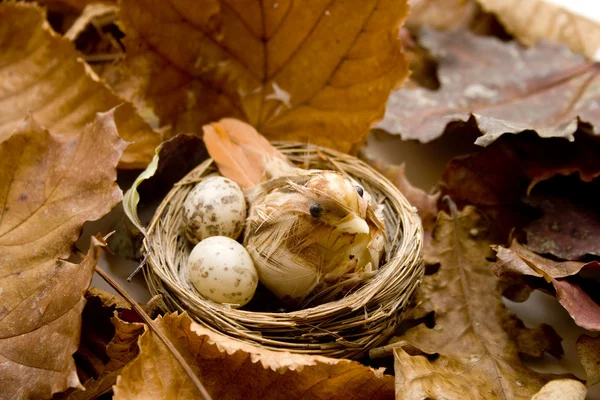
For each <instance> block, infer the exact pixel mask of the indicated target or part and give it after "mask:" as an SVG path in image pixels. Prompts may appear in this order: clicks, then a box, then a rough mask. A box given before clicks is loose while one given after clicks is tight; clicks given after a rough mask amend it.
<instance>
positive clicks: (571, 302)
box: [492, 241, 600, 331]
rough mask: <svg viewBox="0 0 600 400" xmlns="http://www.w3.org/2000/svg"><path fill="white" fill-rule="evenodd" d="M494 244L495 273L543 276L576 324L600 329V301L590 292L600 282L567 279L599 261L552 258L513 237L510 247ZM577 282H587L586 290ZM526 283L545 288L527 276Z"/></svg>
mask: <svg viewBox="0 0 600 400" xmlns="http://www.w3.org/2000/svg"><path fill="white" fill-rule="evenodd" d="M492 248H493V249H494V250H496V257H497V259H498V261H496V263H495V264H494V265H493V266H492V271H494V273H495V274H496V275H498V276H510V277H516V278H520V277H534V278H541V279H544V280H545V281H547V282H549V283H551V284H552V286H554V290H555V293H556V298H557V300H558V301H559V303H560V304H561V305H562V306H563V307H564V308H565V310H567V311H568V312H569V314H570V315H571V317H572V318H573V320H574V321H575V323H576V324H577V325H579V326H581V327H583V328H586V329H588V330H592V331H599V330H600V305H598V304H597V303H596V302H595V301H594V300H593V299H592V296H591V295H593V294H594V293H595V292H597V291H598V284H597V283H596V282H595V281H594V280H590V279H585V278H580V279H577V280H575V281H574V279H565V278H568V277H574V276H576V275H577V274H579V273H580V272H581V271H584V270H585V271H593V270H595V271H598V270H600V263H598V262H596V261H593V262H590V263H587V264H586V263H582V262H576V261H553V260H549V259H547V258H544V257H542V256H540V255H538V254H535V253H534V252H532V251H530V250H528V249H526V248H525V247H523V246H521V245H520V244H519V243H517V242H516V241H513V243H512V244H511V246H510V248H508V249H507V248H504V247H502V246H492ZM578 278H579V277H578ZM577 282H580V283H582V282H583V283H585V286H586V287H587V290H585V289H584V287H582V286H581V285H579V284H577ZM527 283H528V284H530V285H532V286H535V287H536V288H539V289H542V290H546V287H545V286H544V284H543V282H536V281H535V280H533V281H532V280H528V281H527ZM551 293H552V292H551ZM522 300H525V299H522Z"/></svg>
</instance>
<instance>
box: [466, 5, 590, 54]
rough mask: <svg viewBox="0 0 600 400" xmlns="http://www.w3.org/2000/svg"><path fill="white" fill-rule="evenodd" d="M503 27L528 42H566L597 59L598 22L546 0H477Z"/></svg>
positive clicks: (574, 49) (525, 42)
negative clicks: (495, 16)
mask: <svg viewBox="0 0 600 400" xmlns="http://www.w3.org/2000/svg"><path fill="white" fill-rule="evenodd" d="M477 1H479V3H480V4H481V5H482V6H483V8H484V9H485V10H487V11H489V12H492V13H495V14H496V15H497V16H498V18H499V19H500V21H501V22H502V24H503V25H504V26H505V27H506V29H507V30H508V31H509V32H510V33H512V34H513V35H514V36H516V38H517V39H519V40H520V41H521V42H522V43H524V44H526V45H528V46H531V45H534V44H535V43H536V42H537V41H538V40H540V39H546V40H552V41H555V42H560V43H565V44H566V45H568V46H569V47H570V48H571V49H572V50H573V51H577V52H580V53H583V54H585V55H586V56H587V57H588V58H591V59H595V60H599V59H600V54H599V50H600V24H599V23H598V22H596V21H594V20H591V19H589V18H587V17H585V16H582V15H579V14H576V13H573V12H570V11H568V10H566V9H564V8H563V7H560V6H559V5H557V4H554V3H553V2H552V1H548V0H477Z"/></svg>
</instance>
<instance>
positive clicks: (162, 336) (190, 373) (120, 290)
mask: <svg viewBox="0 0 600 400" xmlns="http://www.w3.org/2000/svg"><path fill="white" fill-rule="evenodd" d="M96 272H97V273H98V275H100V276H101V277H102V279H104V280H105V281H106V282H107V283H108V284H109V285H110V286H112V287H113V288H114V289H115V290H116V291H117V292H118V293H119V294H120V295H121V297H123V298H124V299H125V300H127V302H128V303H129V304H131V306H132V307H133V309H134V310H135V312H137V313H138V315H139V316H140V317H141V318H142V320H144V322H145V323H146V324H148V327H150V329H151V330H152V331H153V332H154V333H155V334H156V336H158V337H159V339H160V340H161V341H162V342H163V343H164V344H165V346H167V348H168V349H169V351H170V352H171V353H173V356H174V357H175V359H176V360H177V361H178V362H179V364H181V366H182V367H183V369H184V371H185V372H186V373H187V374H188V376H189V377H190V379H191V380H192V382H193V383H194V385H195V386H196V388H198V391H199V392H200V394H201V396H202V398H203V399H204V400H212V397H211V396H210V394H208V391H207V390H206V388H205V387H204V385H203V384H202V382H200V379H198V377H197V376H196V374H195V373H194V371H192V367H190V365H189V364H188V363H187V361H185V359H184V358H183V356H182V355H181V353H180V352H179V351H178V350H177V348H175V346H174V345H173V343H172V342H171V341H170V340H169V339H168V338H167V336H166V335H165V334H164V333H163V332H162V330H161V329H160V328H159V327H158V326H157V325H156V324H155V323H154V321H153V320H152V318H150V316H148V314H147V313H146V311H144V309H143V308H142V307H141V306H140V305H139V304H138V302H137V301H135V300H134V299H133V298H132V297H131V296H130V295H129V294H127V292H126V291H125V289H123V288H122V287H121V285H119V284H118V283H117V282H116V281H115V280H114V279H113V278H111V277H110V275H108V274H107V273H106V272H105V271H104V270H103V269H102V268H100V267H99V266H98V265H96Z"/></svg>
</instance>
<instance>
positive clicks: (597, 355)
mask: <svg viewBox="0 0 600 400" xmlns="http://www.w3.org/2000/svg"><path fill="white" fill-rule="evenodd" d="M577 354H579V359H580V360H581V364H583V368H584V369H585V373H586V375H587V378H588V380H587V382H586V385H587V387H591V386H594V385H596V384H597V383H599V382H600V336H597V337H595V338H594V337H591V336H588V335H581V336H580V337H579V339H577Z"/></svg>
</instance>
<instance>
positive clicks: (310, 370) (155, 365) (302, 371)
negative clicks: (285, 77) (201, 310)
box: [114, 314, 394, 400]
mask: <svg viewBox="0 0 600 400" xmlns="http://www.w3.org/2000/svg"><path fill="white" fill-rule="evenodd" d="M155 321H156V323H157V325H158V326H159V328H160V329H162V330H163V331H164V332H165V334H166V335H167V336H168V337H169V339H170V340H171V341H172V342H173V343H174V344H175V346H176V347H177V349H178V350H179V351H180V352H181V353H182V355H183V356H184V358H185V359H186V361H188V363H189V364H190V365H191V366H192V369H193V370H194V371H195V372H196V373H197V375H198V377H199V378H200V380H201V381H202V382H203V384H204V385H205V386H206V389H207V390H208V392H209V393H210V394H211V395H212V397H213V398H215V399H217V398H220V399H248V400H252V399H263V398H265V397H269V398H272V399H300V398H319V399H334V398H352V397H353V396H356V395H357V394H358V393H360V398H363V399H389V398H390V397H391V396H393V393H394V383H393V377H391V376H386V375H383V373H382V372H381V371H377V370H373V369H371V368H368V367H365V366H363V365H361V364H360V363H357V362H355V361H350V360H337V359H332V358H326V357H320V356H309V355H299V354H290V353H286V352H276V351H271V350H266V349H263V348H261V347H257V346H253V345H250V344H247V343H244V342H240V341H237V340H234V339H230V338H227V337H225V336H222V335H221V334H219V333H216V332H214V331H212V330H209V329H206V328H204V327H201V326H200V325H198V324H196V323H195V322H193V321H192V320H191V319H190V318H189V317H188V316H187V314H183V315H177V314H167V315H165V316H164V317H158V318H157V319H156V320H155ZM139 346H140V355H139V356H138V358H136V359H135V360H134V361H132V362H131V363H130V364H129V365H127V366H126V367H125V369H124V370H123V373H122V374H121V376H120V377H119V378H118V380H117V385H116V386H115V387H114V392H115V399H116V400H119V399H145V400H146V399H165V398H177V397H180V398H198V393H197V392H196V389H195V387H194V386H193V385H192V383H191V382H190V381H189V379H188V378H187V377H186V375H185V373H183V371H182V369H181V366H180V365H179V363H178V362H177V361H175V359H174V358H173V356H172V354H171V353H170V352H169V351H168V350H167V349H166V347H165V346H164V345H163V344H162V342H161V341H160V340H159V339H158V338H157V337H156V336H155V335H153V334H152V333H151V332H150V331H146V332H145V333H144V334H143V335H142V336H141V337H140V339H139ZM274 388H285V390H278V389H275V390H274Z"/></svg>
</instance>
